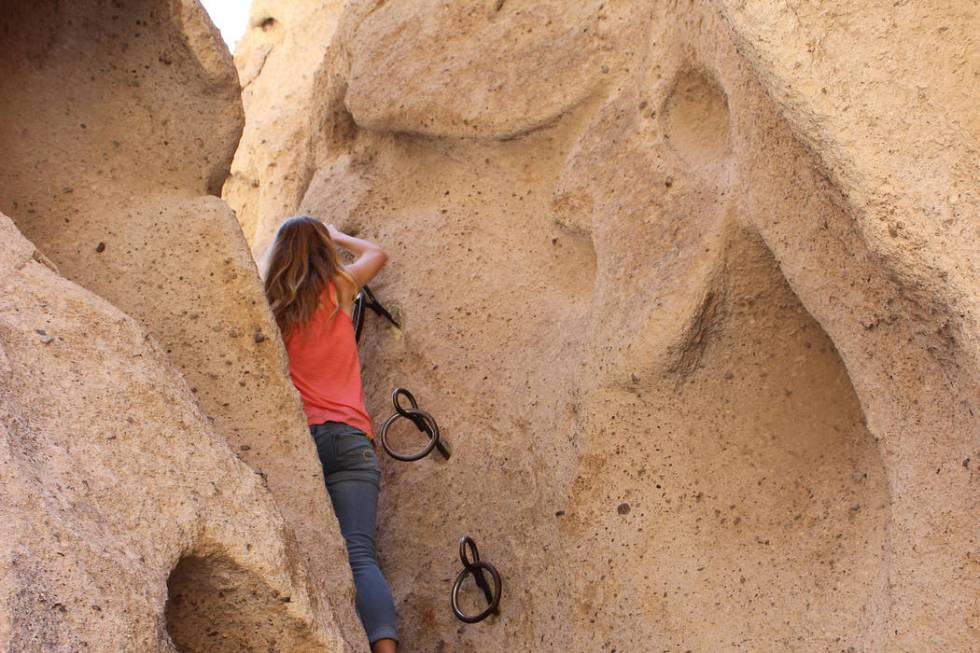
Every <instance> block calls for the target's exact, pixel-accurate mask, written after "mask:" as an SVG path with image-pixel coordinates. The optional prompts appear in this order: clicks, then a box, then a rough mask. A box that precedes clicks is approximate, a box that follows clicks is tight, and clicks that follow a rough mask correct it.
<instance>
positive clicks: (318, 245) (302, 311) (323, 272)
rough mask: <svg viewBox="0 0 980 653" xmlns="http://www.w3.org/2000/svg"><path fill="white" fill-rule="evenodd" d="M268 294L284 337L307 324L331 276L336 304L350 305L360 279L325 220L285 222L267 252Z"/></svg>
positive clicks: (265, 275) (265, 271) (338, 305)
mask: <svg viewBox="0 0 980 653" xmlns="http://www.w3.org/2000/svg"><path fill="white" fill-rule="evenodd" d="M263 267H265V270H264V271H263V272H264V273H263V277H264V279H265V296H266V297H267V298H268V300H269V305H270V306H271V307H272V314H273V315H275V316H276V322H277V323H278V324H279V330H280V331H281V332H282V335H283V337H289V332H290V330H291V329H292V328H293V326H295V325H302V324H305V323H306V322H308V321H309V320H310V318H311V317H313V313H315V312H316V309H317V308H319V306H320V295H321V293H322V292H323V289H324V288H326V287H327V282H329V281H330V280H331V279H332V280H333V282H334V287H335V288H336V290H337V306H336V307H334V311H333V313H332V314H331V317H333V316H334V315H336V314H337V311H338V310H340V307H341V306H348V305H349V304H350V303H351V302H352V301H353V300H354V295H355V294H356V293H357V282H356V281H354V277H352V276H351V274H350V273H349V272H348V271H347V270H346V269H344V266H343V265H341V264H340V261H339V259H338V257H337V247H336V246H335V245H334V242H333V238H331V237H330V233H329V232H328V231H327V228H326V227H325V226H324V225H323V223H322V222H320V221H319V220H317V219H316V218H311V217H309V216H305V215H299V216H294V217H292V218H289V219H288V220H286V221H285V222H283V223H282V226H281V227H279V232H278V233H277V234H276V239H275V241H273V243H272V246H271V247H270V248H269V252H268V254H267V255H266V262H265V265H264V266H263Z"/></svg>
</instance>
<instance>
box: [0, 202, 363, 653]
mask: <svg viewBox="0 0 980 653" xmlns="http://www.w3.org/2000/svg"><path fill="white" fill-rule="evenodd" d="M48 265H50V264H45V259H44V257H43V256H42V255H41V254H39V253H37V252H35V250H34V248H33V247H32V246H31V244H30V243H29V242H28V241H27V240H26V239H25V238H23V236H21V235H20V233H19V232H18V231H17V229H16V228H15V227H14V225H13V223H12V222H11V221H10V219H9V218H7V217H6V216H4V215H2V214H0V273H2V274H0V479H2V481H3V482H2V483H0V524H2V537H0V550H2V553H0V615H2V616H0V650H3V651H81V650H90V651H134V652H135V651H177V650H179V651H229V652H231V651H266V650H269V648H270V647H273V648H274V647H276V646H280V645H283V646H285V648H284V649H281V650H291V651H311V652H312V651H324V650H328V651H345V650H349V649H348V647H347V645H346V644H345V642H344V640H343V639H342V638H341V637H340V636H339V629H338V628H337V624H336V623H334V622H333V620H332V618H331V617H330V614H329V612H326V611H323V610H317V609H316V604H315V601H314V598H315V597H314V589H315V588H313V587H311V583H310V579H309V578H308V577H307V574H306V573H305V570H304V569H303V565H302V564H297V560H299V559H300V558H299V554H298V552H297V551H296V550H295V545H296V543H295V540H294V539H293V538H292V537H291V536H290V535H289V531H288V530H287V526H286V524H285V522H284V521H283V519H282V517H281V516H280V513H279V511H278V509H277V508H276V506H275V504H274V502H273V498H272V496H271V494H270V493H269V491H268V490H267V489H266V488H265V487H264V484H263V483H262V480H261V478H260V477H259V476H258V475H256V474H255V473H254V472H253V471H252V470H251V469H249V468H248V467H247V466H246V465H245V464H243V463H242V462H241V461H240V460H238V459H237V458H236V457H235V456H234V454H233V453H232V452H231V451H230V450H229V448H228V445H227V444H226V443H225V442H224V440H223V439H222V438H221V436H220V435H218V434H217V433H216V432H215V430H214V429H213V428H212V426H211V425H210V424H209V422H208V418H207V417H206V416H205V415H204V414H203V413H202V412H201V410H200V408H199V407H198V405H197V402H196V401H195V399H194V395H193V394H192V393H191V390H190V388H189V387H188V385H187V383H186V381H185V380H184V379H183V378H181V376H180V374H179V372H178V371H177V370H176V369H175V368H174V367H173V366H172V365H171V364H170V362H169V361H168V360H167V357H166V355H165V354H164V353H163V352H162V351H161V350H160V349H159V348H158V347H157V346H156V345H155V344H154V343H153V342H152V340H151V338H150V336H149V334H148V333H147V332H146V331H145V330H144V329H143V328H142V327H141V326H140V325H139V324H138V323H137V322H135V321H134V320H133V319H132V318H130V317H128V316H127V315H125V314H124V313H122V312H121V311H119V310H118V309H117V308H115V307H113V306H112V305H110V304H109V303H107V302H106V301H105V300H103V299H101V298H99V297H96V296H95V295H93V294H92V293H90V292H88V291H86V290H84V289H83V288H81V287H79V286H77V285H75V284H74V283H72V282H70V281H68V280H66V279H64V278H62V277H60V276H59V275H58V274H57V273H56V272H54V271H53V270H52V269H51V268H50V267H48Z"/></svg>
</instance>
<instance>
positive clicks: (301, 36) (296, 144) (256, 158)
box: [224, 0, 343, 248]
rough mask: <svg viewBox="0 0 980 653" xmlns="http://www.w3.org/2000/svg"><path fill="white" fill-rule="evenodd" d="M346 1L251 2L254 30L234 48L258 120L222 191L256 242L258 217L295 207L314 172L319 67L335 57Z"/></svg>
mask: <svg viewBox="0 0 980 653" xmlns="http://www.w3.org/2000/svg"><path fill="white" fill-rule="evenodd" d="M342 5H343V3H342V2H340V0H333V1H331V2H324V1H323V0H294V1H291V2H274V1H273V0H257V1H256V2H253V3H252V9H251V20H250V25H249V30H248V32H247V33H246V35H245V37H244V38H243V40H242V41H241V43H240V44H239V46H238V48H237V52H236V53H235V64H236V66H237V67H238V70H239V76H240V78H241V83H242V101H243V103H244V105H245V108H246V110H247V111H248V112H249V115H250V116H252V118H251V119H250V120H249V121H248V122H247V123H246V125H245V131H244V133H243V134H242V139H241V144H240V146H239V148H238V151H237V153H236V154H235V160H234V162H233V163H232V176H231V177H230V178H229V179H228V181H227V182H226V183H225V187H224V196H225V198H226V199H227V200H228V202H229V203H231V204H232V205H233V206H234V207H235V209H236V212H237V214H238V219H239V221H240V222H241V225H242V230H243V231H244V232H245V235H246V237H247V238H248V239H249V240H250V241H252V242H253V243H254V244H255V245H256V246H257V247H258V248H265V246H266V245H268V241H267V239H266V238H265V237H264V236H257V234H266V233H268V232H269V230H270V227H269V226H267V225H265V224H260V218H261V217H262V216H276V215H283V214H285V213H287V212H289V211H290V210H292V208H293V207H295V206H296V205H297V204H298V203H299V201H300V200H301V199H302V197H303V193H304V192H305V191H306V187H307V185H308V184H309V183H310V178H311V176H312V175H313V173H314V171H315V168H314V164H313V151H312V149H311V147H310V137H311V134H310V130H309V117H310V115H311V114H312V113H313V107H314V106H315V105H316V98H315V97H314V94H313V93H314V89H313V86H314V82H315V81H316V76H315V73H316V71H317V70H318V69H319V67H320V66H321V64H322V63H323V61H324V59H325V58H326V57H328V56H329V53H330V49H329V44H330V39H331V37H332V36H333V31H334V28H335V27H336V23H337V18H338V17H339V16H340V10H341V8H342ZM275 226H276V225H273V228H274V227H275Z"/></svg>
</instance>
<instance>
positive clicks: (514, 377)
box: [248, 0, 980, 651]
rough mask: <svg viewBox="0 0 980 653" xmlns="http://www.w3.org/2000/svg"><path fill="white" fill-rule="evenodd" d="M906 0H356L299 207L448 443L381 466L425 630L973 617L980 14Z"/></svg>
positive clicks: (392, 560)
mask: <svg viewBox="0 0 980 653" xmlns="http://www.w3.org/2000/svg"><path fill="white" fill-rule="evenodd" d="M818 4H819V6H818ZM914 4H915V6H914V7H913V6H912V4H911V3H909V4H901V3H900V5H899V6H898V7H896V6H894V3H884V2H873V3H870V4H869V5H868V6H867V7H863V8H862V11H861V12H858V13H855V12H853V11H852V10H851V9H852V8H849V6H845V3H837V2H833V3H807V2H792V3H787V4H785V5H778V6H776V5H773V4H772V3H763V2H752V1H749V2H726V1H723V2H714V3H712V2H692V3H680V4H676V3H646V2H605V3H599V2H596V3H591V2H589V3H573V5H570V4H568V3H557V2H554V3H552V2H547V1H542V2H534V3H511V2H504V3H499V2H498V1H497V0H493V1H489V0H488V2H485V3H484V2H474V3H447V2H436V1H435V0H433V1H432V2H415V1H410V0H389V1H388V2H384V3H376V2H372V1H368V0H364V1H355V2H350V3H348V4H347V6H346V8H345V12H344V14H343V15H342V16H341V18H340V21H339V23H338V26H337V30H336V33H335V37H334V42H333V44H332V45H331V53H330V56H329V58H328V59H329V60H328V61H326V62H324V65H322V66H321V67H320V69H319V73H318V76H319V78H318V81H317V82H316V85H317V91H316V93H315V97H317V98H319V104H318V105H317V106H315V107H314V116H313V118H312V124H313V125H315V126H316V128H315V129H314V130H313V132H312V133H313V142H312V143H311V145H310V147H311V148H312V152H313V153H314V158H315V167H316V173H315V174H314V175H313V176H312V182H311V183H310V184H309V188H308V190H307V191H306V193H305V196H304V198H303V201H302V203H301V205H300V208H301V210H303V211H306V212H309V213H311V214H313V215H317V216H319V217H321V218H323V219H324V220H326V221H328V222H334V223H336V224H337V225H338V226H339V227H341V228H345V227H347V228H352V229H356V230H358V231H359V232H360V233H361V234H363V235H365V236H366V237H369V238H374V239H377V240H378V241H380V242H381V243H382V244H384V245H385V246H386V248H387V249H388V251H389V254H390V255H391V261H390V263H389V266H388V267H387V268H386V269H385V271H384V273H383V275H382V277H380V278H379V280H378V281H377V282H376V284H374V285H375V290H376V291H377V293H378V295H379V296H380V297H381V298H382V300H384V301H385V302H386V303H387V304H389V306H390V307H392V308H394V309H395V310H396V312H397V313H398V315H399V317H400V319H401V321H402V324H403V327H404V328H403V330H401V331H399V330H396V329H393V328H389V327H387V326H384V325H383V324H382V323H380V322H370V323H369V324H368V326H367V331H366V340H365V342H364V344H363V348H362V351H363V359H364V370H365V378H366V384H367V390H368V407H369V409H370V410H371V411H372V412H373V413H374V415H375V417H376V418H382V417H384V416H386V415H387V414H388V413H389V412H390V407H389V404H388V393H389V392H390V391H391V388H392V387H393V386H395V385H404V386H407V387H409V388H410V389H412V390H413V392H415V394H416V395H417V396H418V398H419V399H420V402H421V404H422V407H423V408H425V409H426V410H429V411H430V412H432V413H433V414H434V415H435V416H436V417H437V419H438V420H439V422H440V425H441V426H442V427H443V431H444V432H445V433H446V435H447V438H448V439H449V440H450V441H451V442H452V445H453V450H454V455H453V458H452V459H451V460H450V461H449V462H447V463H443V462H440V461H438V460H435V459H427V460H425V461H423V462H421V463H418V464H415V465H405V464H402V463H396V462H393V461H391V460H386V461H385V463H384V464H383V467H384V469H383V472H384V491H383V493H382V510H381V527H380V529H379V530H380V542H379V544H380V549H381V552H382V558H383V568H384V570H385V572H386V574H387V575H388V577H389V580H390V581H391V584H392V586H393V588H394V591H395V594H396V598H397V600H398V606H399V617H400V620H401V627H402V629H403V631H404V635H405V641H406V650H420V651H421V650H426V651H427V650H442V649H446V650H475V651H482V650H542V649H548V648H554V649H556V650H573V651H592V650H613V649H615V650H620V651H633V650H661V649H671V650H672V649H675V648H676V649H679V650H686V649H691V650H741V649H747V650H873V651H891V650H931V649H934V648H935V649H942V650H949V651H968V650H970V649H971V643H972V641H974V640H975V639H976V627H977V623H976V619H975V618H973V617H971V616H969V615H971V614H972V613H973V612H975V609H974V608H973V607H971V606H972V604H973V603H974V602H975V596H976V591H977V584H976V581H975V579H974V578H973V577H974V576H975V574H970V573H969V570H970V568H971V566H975V563H974V562H973V559H974V557H975V556H974V555H973V554H972V553H971V551H972V550H973V549H975V542H974V540H975V533H974V531H975V529H974V528H973V527H972V524H973V523H975V521H976V515H977V512H978V496H977V492H976V488H975V482H974V480H973V479H974V476H975V472H974V470H975V468H976V457H977V455H976V446H977V442H978V439H980V423H978V421H977V418H976V412H977V407H976V406H975V404H976V398H977V397H978V396H980V385H978V381H980V374H978V366H980V359H978V354H980V352H978V347H977V342H978V327H977V324H978V320H977V315H978V292H977V291H978V282H977V273H976V261H977V260H978V257H977V256H976V252H977V233H976V229H975V226H976V215H977V209H978V204H980V202H978V198H977V196H976V189H977V188H980V172H978V168H977V161H978V158H977V156H976V151H977V133H976V129H977V119H976V111H975V109H974V107H973V104H974V102H973V101H972V99H971V95H970V92H969V91H970V89H972V87H973V86H974V85H975V84H973V83H972V82H973V79H972V76H975V72H976V62H977V54H976V52H977V49H976V43H975V39H973V37H972V34H973V33H975V32H976V31H977V30H976V29H971V27H972V26H974V25H975V24H976V21H977V15H976V12H973V11H971V10H969V9H966V8H965V7H963V6H962V5H956V4H955V3H944V2H926V3H914ZM534 17H538V18H540V20H537V21H534V20H532V18H534ZM549 20H550V23H549ZM532 23H533V24H532ZM585 34H588V35H589V36H584V35H585ZM248 119H249V120H251V119H252V118H251V116H249V118H248ZM272 154H273V153H271V152H270V156H272ZM292 210H293V209H292V208H291V209H290V211H292ZM282 217H284V214H279V215H273V214H266V215H260V216H258V219H257V221H256V224H259V225H260V227H259V229H258V230H257V232H256V234H255V236H254V241H253V245H257V246H258V247H256V250H257V251H258V250H261V248H262V247H261V245H262V243H267V242H269V238H270V237H271V234H272V233H273V232H274V230H275V228H276V226H277V224H278V222H279V221H280V220H281V219H282ZM263 225H264V226H263ZM263 239H264V240H263ZM369 319H370V318H369ZM464 534H471V535H473V536H474V537H475V538H476V540H477V542H478V543H479V545H480V550H481V553H482V554H483V557H484V558H486V559H489V560H491V561H493V562H494V563H496V564H497V565H498V567H500V569H501V571H502V572H503V574H504V578H505V596H504V601H503V603H502V608H501V615H500V617H497V618H492V619H490V620H488V621H487V622H484V623H482V624H480V625H478V626H466V627H462V628H460V627H459V625H458V622H456V621H455V620H454V619H453V617H452V616H451V614H450V612H449V610H448V607H447V599H448V592H449V579H451V578H452V577H453V575H454V574H455V572H456V571H457V570H458V569H459V562H458V560H456V559H455V550H456V549H455V544H456V541H457V540H458V538H459V537H460V536H461V535H464ZM433 579H443V582H433ZM949 615H960V616H961V617H957V618H955V619H951V618H949Z"/></svg>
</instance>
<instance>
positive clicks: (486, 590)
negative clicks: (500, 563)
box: [451, 536, 504, 624]
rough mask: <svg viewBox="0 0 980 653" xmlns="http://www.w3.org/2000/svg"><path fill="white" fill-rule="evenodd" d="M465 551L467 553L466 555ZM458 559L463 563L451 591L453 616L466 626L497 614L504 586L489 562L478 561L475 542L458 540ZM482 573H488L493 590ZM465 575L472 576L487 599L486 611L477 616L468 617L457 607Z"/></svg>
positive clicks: (464, 539)
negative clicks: (491, 579) (491, 580)
mask: <svg viewBox="0 0 980 653" xmlns="http://www.w3.org/2000/svg"><path fill="white" fill-rule="evenodd" d="M467 549H468V550H469V552H468V553H467ZM459 559H460V562H462V563H463V571H461V572H459V575H457V576H456V580H455V582H453V591H452V600H451V602H452V606H453V614H454V615H456V618H457V619H459V620H460V621H463V622H465V623H468V624H475V623H477V622H479V621H483V620H484V619H486V618H487V617H489V616H490V615H491V614H497V612H498V608H499V607H500V595H501V593H502V592H503V589H504V584H503V580H501V578H500V572H498V571H497V568H496V567H494V566H493V565H492V564H490V563H489V562H483V561H481V560H480V552H479V551H478V550H477V548H476V542H474V541H473V538H471V537H468V536H467V537H463V538H461V539H460V540H459ZM484 571H488V572H490V576H491V577H492V578H493V589H492V590H491V589H490V584H489V583H487V579H486V576H484V575H483V572H484ZM467 574H473V580H474V581H475V582H476V586H477V587H479V588H480V589H481V590H483V595H484V596H485V597H486V599H487V607H486V609H485V610H484V611H483V612H481V613H480V614H478V615H475V616H470V615H468V614H466V613H464V612H463V610H462V609H461V608H460V607H459V592H460V589H461V588H462V586H463V581H464V580H466V576H467Z"/></svg>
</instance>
